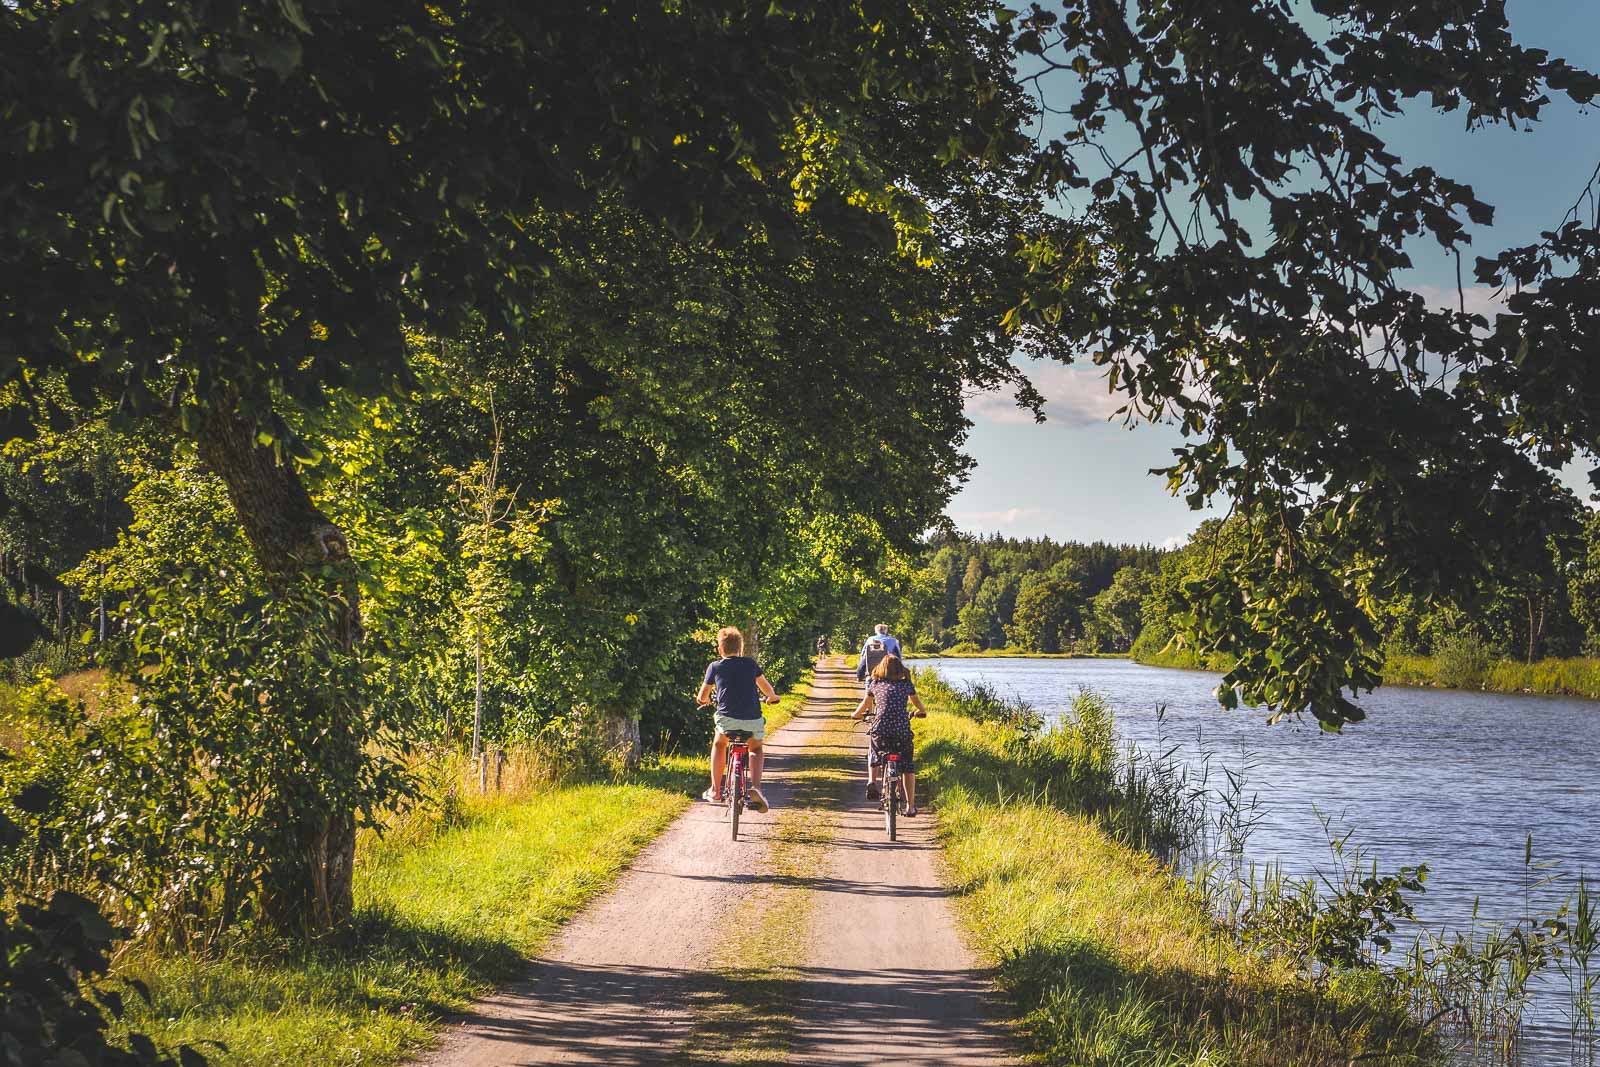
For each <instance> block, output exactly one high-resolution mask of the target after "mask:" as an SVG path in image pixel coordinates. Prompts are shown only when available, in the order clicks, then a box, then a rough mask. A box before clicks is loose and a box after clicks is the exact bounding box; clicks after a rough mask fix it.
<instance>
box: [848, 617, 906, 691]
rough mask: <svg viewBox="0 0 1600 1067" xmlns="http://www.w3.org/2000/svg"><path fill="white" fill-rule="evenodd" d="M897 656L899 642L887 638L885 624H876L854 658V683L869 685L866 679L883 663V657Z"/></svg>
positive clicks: (887, 633)
mask: <svg viewBox="0 0 1600 1067" xmlns="http://www.w3.org/2000/svg"><path fill="white" fill-rule="evenodd" d="M899 655H900V642H899V641H896V640H895V639H894V638H893V637H890V636H889V627H888V625H887V624H886V623H881V622H880V623H878V625H876V626H874V627H873V628H872V633H870V634H868V635H867V640H866V641H865V642H864V643H863V644H862V646H861V655H859V656H857V657H856V681H858V682H860V683H862V684H863V685H867V684H869V683H868V682H867V679H868V678H870V677H871V676H872V672H873V671H874V670H875V669H877V666H878V664H880V663H882V662H883V658H884V657H885V656H895V657H898V656H899Z"/></svg>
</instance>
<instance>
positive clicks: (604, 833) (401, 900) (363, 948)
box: [121, 757, 700, 1067]
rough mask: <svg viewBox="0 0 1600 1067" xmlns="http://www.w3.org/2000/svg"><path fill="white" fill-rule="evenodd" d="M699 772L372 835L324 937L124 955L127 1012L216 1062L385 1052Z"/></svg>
mask: <svg viewBox="0 0 1600 1067" xmlns="http://www.w3.org/2000/svg"><path fill="white" fill-rule="evenodd" d="M652 779H653V780H652ZM699 780H700V776H699V766H698V761H692V760H689V759H687V758H682V757H679V758H674V759H672V760H670V761H666V762H664V763H663V764H662V766H661V767H660V768H658V769H657V770H655V771H654V772H652V774H651V775H650V776H648V777H646V778H645V779H643V780H641V781H637V782H630V783H626V784H591V785H576V786H565V787H555V788H551V789H549V790H547V791H546V792H544V793H543V794H541V795H538V796H534V797H532V798H527V799H523V800H521V801H518V802H515V803H511V804H501V805H495V804H489V805H483V806H482V807H480V808H477V809H473V808H469V809H468V811H467V813H466V814H465V815H464V816H462V817H461V819H460V823H459V824H458V825H456V826H453V827H450V828H448V829H444V830H441V831H440V832H439V833H437V834H436V835H435V836H434V837H433V839H432V840H430V841H427V842H426V843H423V844H406V845H396V846H395V847H392V848H391V847H386V846H385V845H384V844H382V843H379V844H376V845H375V846H372V847H369V848H368V849H367V850H366V853H365V854H364V855H363V856H362V858H361V860H360V863H359V866H358V871H357V883H356V894H357V897H356V899H357V908H358V910H357V915H356V918H355V921H354V922H353V923H352V925H351V927H350V929H349V930H348V931H346V932H345V933H344V934H343V936H341V937H340V938H339V939H338V940H337V941H333V942H330V943H327V944H323V945H319V946H316V947H314V948H310V949H305V948H300V949H287V948H286V949H281V950H278V951H274V950H272V948H270V947H265V946H260V945H254V944H252V945H248V946H244V947H242V948H240V949H239V950H237V951H234V952H225V953H222V954H220V955H218V956H215V957H203V958H197V957H176V958H174V957H159V956H154V955H149V954H143V955H135V956H133V957H132V958H131V959H129V960H127V961H126V962H125V963H124V965H123V967H122V968H121V970H122V972H123V973H124V974H127V975H131V976H133V977H137V978H140V979H142V980H143V981H145V982H146V983H147V984H148V985H149V986H150V988H151V991H152V994H153V1000H152V1003H150V1004H149V1005H144V1004H136V1010H135V1012H134V1014H133V1017H132V1018H131V1019H130V1020H129V1022H130V1024H131V1025H132V1026H133V1027H134V1028H135V1029H140V1030H143V1031H145V1032H146V1033H148V1034H150V1036H152V1037H154V1038H155V1039H156V1040H157V1041H158V1042H160V1043H172V1042H177V1041H187V1042H190V1043H195V1042H199V1041H206V1040H216V1041H221V1042H223V1043H225V1044H226V1046H227V1049H226V1051H224V1052H217V1053H214V1054H212V1055H211V1060H212V1062H213V1064H218V1065H238V1067H244V1065H257V1064H260V1065H266V1064H274V1065H276V1064H282V1063H320V1064H328V1065H333V1064H374V1063H392V1062H396V1061H398V1060H400V1059H401V1058H403V1057H404V1056H406V1055H407V1054H409V1053H410V1052H412V1051H414V1050H415V1049H417V1048H418V1047H420V1046H422V1045H423V1044H425V1043H426V1042H427V1041H428V1040H429V1039H430V1037H431V1035H432V1033H433V1031H434V1029H435V1027H436V1025H437V1022H438V1020H439V1019H440V1017H441V1016H442V1015H443V1014H445V1013H447V1012H450V1011H455V1010H459V1009H461V1008H464V1007H465V1006H466V1005H467V1004H468V1003H470V1002H471V1001H472V1000H473V999H474V998H475V997H479V996H482V995H483V994H485V993H487V992H488V991H489V990H490V989H491V988H492V987H493V986H495V985H496V984H498V983H502V982H505V981H507V980H509V979H511V978H514V977H516V976H517V975H518V974H519V973H521V970H522V968H523V966H524V963H525V960H526V957H527V956H528V955H530V954H532V953H534V952H536V951H537V950H538V949H539V947H540V946H541V945H542V944H543V943H544V941H545V940H546V939H547V938H548V937H549V935H550V934H551V932H552V931H553V930H555V929H556V927H557V926H558V925H559V924H560V923H561V922H563V921H564V920H566V919H568V918H570V917H571V916H572V915H574V914H575V913H576V912H577V911H578V910H579V909H580V908H581V907H582V906H583V905H584V904H585V903H586V902H587V901H588V900H589V899H590V898H591V897H593V896H594V895H595V894H596V893H597V892H599V891H600V890H601V889H603V888H605V887H606V886H608V885H609V884H611V882H612V881H613V880H614V879H615V877H616V876H617V874H618V873H620V872H621V870H622V869H623V868H624V867H625V866H626V865H627V863H628V861H629V860H631V859H632V857H633V856H634V855H636V854H637V853H638V851H639V850H640V849H641V848H643V847H644V845H645V844H646V843H647V842H649V841H650V839H651V838H653V837H654V836H655V835H656V834H657V833H659V832H660V831H661V830H662V829H663V828H664V827H665V826H666V825H667V824H668V823H669V822H671V820H672V819H673V817H675V816H676V815H677V814H678V813H679V812H680V811H682V810H683V808H684V807H685V806H686V805H687V804H688V803H689V799H688V793H689V790H690V789H691V788H693V787H694V786H696V785H698V783H699Z"/></svg>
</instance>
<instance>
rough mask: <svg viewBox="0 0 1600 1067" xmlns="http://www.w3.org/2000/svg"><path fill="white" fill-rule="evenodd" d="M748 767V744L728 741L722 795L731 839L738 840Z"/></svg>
mask: <svg viewBox="0 0 1600 1067" xmlns="http://www.w3.org/2000/svg"><path fill="white" fill-rule="evenodd" d="M749 765H750V742H749V741H744V740H741V741H735V740H733V739H732V738H729V739H728V762H727V763H726V764H725V765H724V767H723V771H722V795H723V797H724V802H725V803H726V804H727V805H728V822H729V824H730V826H731V827H732V831H733V839H734V840H735V841H737V840H739V816H740V815H741V814H742V813H743V812H744V794H745V781H746V774H747V773H748V772H747V768H748V767H749Z"/></svg>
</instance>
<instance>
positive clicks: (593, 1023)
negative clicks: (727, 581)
mask: <svg viewBox="0 0 1600 1067" xmlns="http://www.w3.org/2000/svg"><path fill="white" fill-rule="evenodd" d="M830 663H831V665H830V666H829V667H826V668H823V669H820V670H818V671H817V673H816V676H815V679H814V681H813V685H812V691H811V694H810V696H809V699H808V700H807V702H806V705H805V707H804V709H803V710H802V711H801V713H800V714H799V715H797V716H796V717H795V719H794V720H793V721H791V722H790V723H789V724H788V725H787V726H785V727H784V728H783V729H782V730H781V731H779V732H777V733H776V734H774V735H773V736H772V737H771V738H769V740H768V743H767V764H766V779H765V782H764V792H765V793H766V795H767V797H768V799H769V800H770V801H771V802H772V811H771V812H770V813H768V814H766V815H758V814H756V813H754V812H746V813H745V816H744V818H743V819H742V820H741V823H740V840H739V842H738V843H737V844H733V843H731V842H730V841H729V839H728V825H727V818H726V814H725V812H724V811H723V809H722V808H720V807H712V806H711V805H709V804H696V805H694V806H693V807H692V808H690V809H689V810H688V811H687V812H685V813H684V815H682V816H681V817H680V818H679V819H678V820H677V822H675V823H673V825H672V826H671V827H670V828H669V829H668V830H667V831H666V832H665V833H663V834H662V836H661V837H659V838H657V840H656V841H655V842H654V843H653V844H652V845H650V846H649V847H648V848H647V849H646V850H645V851H644V852H643V853H641V854H640V856H639V858H638V859H637V860H635V861H634V863H633V865H632V866H631V867H630V868H629V870H628V871H627V873H626V874H624V875H623V877H622V878H621V879H620V880H619V882H618V884H617V886H616V887H615V888H614V889H613V890H612V891H611V892H610V893H609V894H607V895H606V896H605V897H603V898H601V899H600V900H599V901H597V902H596V903H595V904H593V905H591V906H590V907H589V908H588V910H586V911H585V912H584V913H583V914H582V915H580V916H579V917H578V918H577V919H575V920H574V921H573V922H572V923H571V924H569V925H568V926H567V927H566V929H565V930H564V931H563V932H562V933H561V935H559V937H558V938H557V939H556V941H555V942H554V943H553V944H552V945H551V946H550V948H549V949H548V951H547V952H546V953H545V954H544V955H542V956H541V957H540V958H539V959H538V960H536V961H534V964H533V966H532V968H531V972H530V976H529V978H528V979H527V980H526V981H524V982H522V983H520V984H517V985H514V986H511V987H509V988H507V989H505V990H503V991H501V992H500V993H498V994H496V995H494V996H492V997H490V998H488V999H487V1000H484V1001H481V1002H479V1003H478V1004H477V1005H475V1006H474V1008H473V1010H472V1011H471V1013H469V1014H468V1015H466V1016H465V1017H463V1018H460V1019H458V1020H457V1021H456V1022H454V1023H453V1024H452V1025H451V1026H450V1027H449V1028H448V1029H447V1031H446V1033H445V1036H444V1040H443V1042H442V1044H441V1045H440V1047H439V1048H438V1049H437V1050H436V1051H435V1052H434V1053H433V1054H432V1055H430V1056H427V1057H425V1058H423V1059H422V1060H421V1061H420V1062H422V1063H425V1064H427V1065H428V1067H522V1065H530V1067H531V1065H536V1064H614V1065H622V1067H630V1065H638V1067H642V1065H658V1064H684V1063H695V1064H705V1063H720V1062H741V1063H748V1062H787V1063H792V1064H810V1063H817V1064H831V1063H852V1064H870V1063H889V1062H894V1063H901V1064H903V1063H915V1064H929V1065H939V1067H942V1065H951V1067H967V1065H979V1064H983V1065H988V1064H1000V1063H1012V1062H1016V1061H1015V1060H1014V1059H1013V1058H1012V1056H1011V1053H1010V1045H1009V1042H1008V1040H1007V1037H1006V1034H1005V1032H1004V1029H1003V1028H1002V1027H1000V1026H999V1025H998V1024H996V1023H995V1022H993V1021H992V1020H993V1019H995V1018H996V1008H995V1006H994V1005H992V1004H991V1003H990V1002H989V1000H988V991H989V985H988V981H987V978H986V976H985V974H984V973H983V971H982V970H981V968H979V966H978V965H977V963H976V962H975V961H974V959H973V958H972V956H971V954H970V953H969V952H968V951H967V950H966V948H965V947H964V945H963V944H962V942H961V938H960V936H959V935H958V933H957V927H956V920H955V916H954V915H953V914H952V912H951V909H950V906H949V901H948V899H947V897H948V893H947V891H946V890H945V889H944V888H943V887H942V886H941V883H940V879H939V868H938V859H937V856H938V853H937V846H936V845H935V843H934V840H933V833H932V826H931V820H930V818H929V817H928V816H926V815H923V816H919V817H918V818H916V819H909V820H902V821H901V834H900V837H901V840H900V841H899V842H897V843H895V844H890V843H889V842H888V840H887V838H886V836H885V834H884V831H883V820H882V815H881V813H880V812H878V811H877V810H876V808H875V807H869V806H868V805H867V803H866V801H865V800H864V799H862V795H861V783H862V777H861V775H860V774H857V773H854V772H853V771H852V772H851V773H849V774H848V781H846V774H845V772H843V771H841V769H840V768H841V767H843V766H847V765H848V764H849V763H850V762H852V761H854V760H855V759H857V758H859V755H860V753H862V752H864V751H865V744H866V736H865V731H863V730H854V731H852V730H850V729H849V727H848V716H849V713H850V711H851V710H852V709H853V708H854V706H855V702H856V697H857V694H858V687H857V685H856V682H855V678H854V675H853V674H851V673H848V672H846V671H845V670H844V669H843V668H842V667H841V666H839V664H840V663H842V660H840V659H839V658H838V657H834V658H833V659H832V660H831V661H830ZM819 783H820V785H819ZM846 790H847V791H846ZM791 801H794V802H795V803H794V805H793V808H792V809H791V808H789V807H788V806H789V805H790V802H791ZM786 825H787V826H788V827H789V829H788V830H787V831H786V830H785V826H786ZM796 826H802V827H803V829H802V830H799V831H796V830H795V827H796ZM763 899H765V900H766V901H767V902H768V903H767V905H766V908H765V911H762V910H761V909H760V905H759V903H758V902H760V901H762V900H763ZM752 904H755V905H756V907H757V910H756V911H754V912H752V910H751V906H752ZM741 914H742V915H744V916H746V917H749V921H750V925H752V926H754V927H755V930H754V932H753V936H754V937H756V938H758V939H759V940H760V944H761V946H762V950H761V952H760V953H752V954H751V955H752V956H755V955H759V956H761V957H762V958H763V959H764V960H765V961H767V963H766V964H762V965H760V966H765V967H766V969H765V970H764V971H762V972H761V974H763V975H765V977H761V978H759V979H756V978H754V977H752V975H751V974H747V973H739V974H736V975H735V976H733V977H730V974H729V971H728V969H727V965H728V963H729V955H730V952H729V949H730V946H731V945H733V944H735V941H734V937H735V935H736V931H735V930H733V929H731V927H733V926H735V925H738V921H737V919H736V918H735V917H736V916H740V915H741ZM746 999H748V1001H749V1002H750V1005H751V1009H752V1010H751V1011H750V1012H748V1013H745V1012H744V1011H743V1010H742V1009H743V1006H744V1004H745V1001H746ZM719 1001H721V1002H723V1003H721V1004H719V1003H718V1002H719ZM745 1014H748V1015H749V1017H750V1018H751V1019H752V1020H755V1022H756V1023H758V1024H759V1025H762V1026H765V1027H767V1028H768V1029H770V1030H772V1031H774V1032H777V1033H778V1034H779V1036H778V1037H777V1038H775V1039H774V1040H773V1041H772V1042H768V1043H767V1044H766V1045H764V1046H762V1047H761V1048H759V1049H757V1050H755V1051H754V1052H752V1050H751V1049H750V1048H748V1047H744V1048H741V1047H739V1042H737V1041H735V1040H731V1039H730V1040H727V1041H724V1040H723V1035H722V1030H723V1029H724V1028H726V1027H728V1026H729V1025H732V1026H735V1027H737V1026H739V1025H740V1023H739V1021H738V1020H740V1019H741V1017H743V1016H744V1015H745Z"/></svg>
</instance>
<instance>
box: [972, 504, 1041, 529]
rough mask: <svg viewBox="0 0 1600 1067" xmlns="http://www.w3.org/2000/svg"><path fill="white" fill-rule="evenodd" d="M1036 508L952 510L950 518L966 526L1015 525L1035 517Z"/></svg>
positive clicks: (1037, 510) (1037, 513)
mask: <svg viewBox="0 0 1600 1067" xmlns="http://www.w3.org/2000/svg"><path fill="white" fill-rule="evenodd" d="M1039 514H1040V511H1039V509H1038V508H1006V509H1005V510H1004V511H952V512H951V513H950V518H952V519H954V520H955V521H956V523H958V524H959V525H962V526H966V527H969V528H971V527H974V526H980V527H991V526H993V527H1001V526H1015V525H1017V523H1019V522H1021V521H1022V520H1023V519H1032V518H1036V517H1037V516H1038V515H1039Z"/></svg>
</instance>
